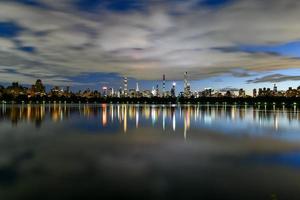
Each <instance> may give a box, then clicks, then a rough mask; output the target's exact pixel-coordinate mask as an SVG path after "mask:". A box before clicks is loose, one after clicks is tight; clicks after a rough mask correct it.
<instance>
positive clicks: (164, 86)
mask: <svg viewBox="0 0 300 200" xmlns="http://www.w3.org/2000/svg"><path fill="white" fill-rule="evenodd" d="M165 92H166V75H165V74H164V75H163V96H164V94H165Z"/></svg>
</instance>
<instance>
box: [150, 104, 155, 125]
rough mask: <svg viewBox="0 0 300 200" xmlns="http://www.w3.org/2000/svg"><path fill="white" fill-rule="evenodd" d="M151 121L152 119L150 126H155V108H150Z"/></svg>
mask: <svg viewBox="0 0 300 200" xmlns="http://www.w3.org/2000/svg"><path fill="white" fill-rule="evenodd" d="M151 119H152V125H155V123H156V110H155V108H151Z"/></svg>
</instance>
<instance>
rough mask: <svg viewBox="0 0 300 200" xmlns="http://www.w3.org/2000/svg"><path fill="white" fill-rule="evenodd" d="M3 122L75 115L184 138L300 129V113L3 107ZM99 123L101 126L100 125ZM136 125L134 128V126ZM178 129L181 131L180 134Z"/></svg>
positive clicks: (105, 124) (37, 122) (57, 119)
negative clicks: (195, 132)
mask: <svg viewBox="0 0 300 200" xmlns="http://www.w3.org/2000/svg"><path fill="white" fill-rule="evenodd" d="M0 111H1V112H0V120H1V121H11V123H12V124H13V125H15V126H17V125H18V123H19V122H22V123H34V124H35V125H36V127H40V126H41V124H42V123H43V122H44V121H45V120H50V121H52V122H55V123H57V122H63V121H64V120H71V119H70V117H71V116H72V115H74V116H76V115H78V117H81V118H84V119H93V118H99V119H100V121H99V122H100V125H101V126H102V127H111V126H114V124H118V123H120V124H122V127H123V128H122V129H123V132H124V133H126V132H127V131H128V129H129V128H133V127H135V128H136V129H138V128H139V127H142V126H144V125H145V124H151V125H152V126H153V127H155V128H158V129H162V130H163V131H166V130H172V131H174V132H175V131H178V128H180V129H181V128H182V129H183V131H182V132H183V134H184V137H185V138H186V137H187V132H188V131H189V130H190V129H191V128H195V127H196V128H197V127H199V126H211V127H212V128H218V127H214V126H217V125H219V124H225V123H229V124H231V126H237V127H238V126H242V124H243V125H244V126H253V127H262V128H269V129H273V130H274V131H277V130H280V129H281V128H283V129H288V128H295V129H296V128H300V112H298V111H297V109H291V110H287V109H286V108H281V109H273V110H267V109H265V108H262V109H255V108H253V107H246V106H245V107H238V106H200V105H183V106H176V105H172V106H171V105H163V106H158V105H148V104H145V105H131V104H130V105H125V104H123V105H113V104H109V105H107V104H101V105H100V106H98V105H92V104H91V105H78V106H77V105H73V106H70V105H65V104H53V105H30V104H29V105H20V106H18V105H12V106H10V105H2V107H1V110H0ZM99 122H98V123H99ZM131 125H133V126H131ZM180 129H179V130H180Z"/></svg>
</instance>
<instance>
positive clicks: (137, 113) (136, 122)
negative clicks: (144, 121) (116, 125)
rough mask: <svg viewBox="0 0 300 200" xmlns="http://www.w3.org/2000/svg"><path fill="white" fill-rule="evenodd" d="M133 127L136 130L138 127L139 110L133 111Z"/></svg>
mask: <svg viewBox="0 0 300 200" xmlns="http://www.w3.org/2000/svg"><path fill="white" fill-rule="evenodd" d="M135 112H136V113H135V127H136V128H138V127H139V110H138V109H136V111H135Z"/></svg>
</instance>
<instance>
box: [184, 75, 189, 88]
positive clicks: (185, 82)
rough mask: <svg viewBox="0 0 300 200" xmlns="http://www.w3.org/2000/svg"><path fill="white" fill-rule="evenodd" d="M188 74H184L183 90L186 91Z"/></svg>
mask: <svg viewBox="0 0 300 200" xmlns="http://www.w3.org/2000/svg"><path fill="white" fill-rule="evenodd" d="M187 79H188V74H187V72H185V73H184V90H186V87H187V85H188V80H187Z"/></svg>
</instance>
